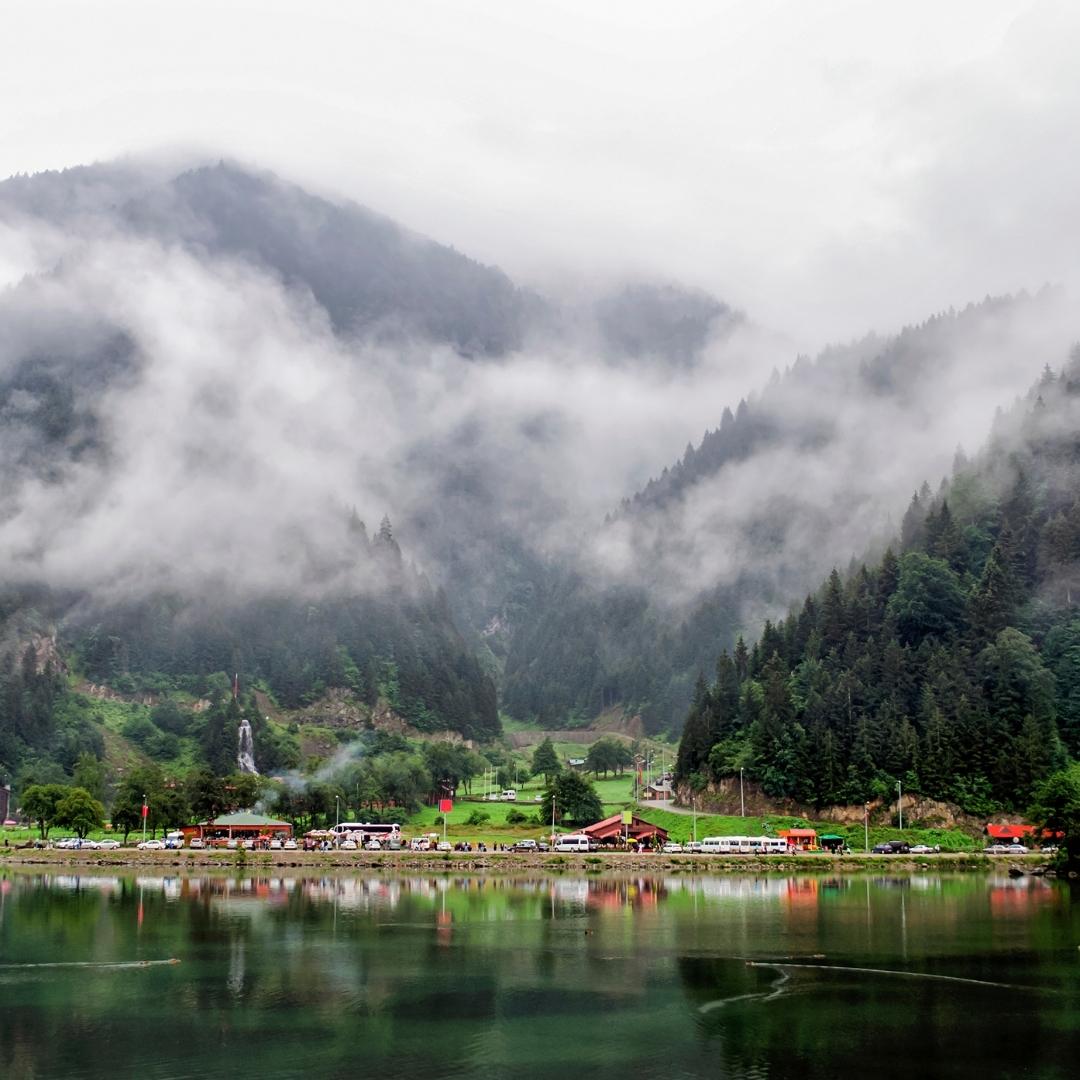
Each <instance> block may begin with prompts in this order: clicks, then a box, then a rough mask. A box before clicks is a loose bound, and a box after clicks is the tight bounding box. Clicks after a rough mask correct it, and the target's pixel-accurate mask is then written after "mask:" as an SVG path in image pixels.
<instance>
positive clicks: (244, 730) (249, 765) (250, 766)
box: [236, 716, 259, 775]
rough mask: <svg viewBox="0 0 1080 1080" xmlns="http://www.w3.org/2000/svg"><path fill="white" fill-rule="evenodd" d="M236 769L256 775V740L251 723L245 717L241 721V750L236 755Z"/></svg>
mask: <svg viewBox="0 0 1080 1080" xmlns="http://www.w3.org/2000/svg"><path fill="white" fill-rule="evenodd" d="M236 767H237V768H238V769H239V770H240V772H242V773H255V774H256V775H258V772H259V770H258V769H256V768H255V740H254V739H253V738H252V736H251V723H250V721H249V720H248V718H247V717H246V716H245V717H244V719H243V720H241V721H240V748H239V750H238V751H237V754H236Z"/></svg>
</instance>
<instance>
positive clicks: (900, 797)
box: [896, 780, 904, 832]
mask: <svg viewBox="0 0 1080 1080" xmlns="http://www.w3.org/2000/svg"><path fill="white" fill-rule="evenodd" d="M896 808H897V810H898V811H899V812H900V831H901V832H903V831H904V789H903V788H902V787H901V786H900V781H899V780H897V781H896Z"/></svg>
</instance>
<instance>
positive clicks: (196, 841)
mask: <svg viewBox="0 0 1080 1080" xmlns="http://www.w3.org/2000/svg"><path fill="white" fill-rule="evenodd" d="M204 846H205V845H204V844H203V840H202V837H201V836H193V837H192V838H191V843H190V844H188V847H189V848H192V849H194V850H195V851H198V850H199V849H200V848H202V847H204Z"/></svg>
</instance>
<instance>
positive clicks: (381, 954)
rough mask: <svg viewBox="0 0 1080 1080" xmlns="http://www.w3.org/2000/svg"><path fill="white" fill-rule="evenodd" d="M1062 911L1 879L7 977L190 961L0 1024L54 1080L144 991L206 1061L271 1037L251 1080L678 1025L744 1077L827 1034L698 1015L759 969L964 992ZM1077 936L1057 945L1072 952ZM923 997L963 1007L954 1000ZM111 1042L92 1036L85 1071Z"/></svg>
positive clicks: (119, 1054) (748, 879) (718, 1014)
mask: <svg viewBox="0 0 1080 1080" xmlns="http://www.w3.org/2000/svg"><path fill="white" fill-rule="evenodd" d="M1068 903H1069V901H1068V891H1067V889H1065V888H1063V887H1062V886H1061V885H1060V884H1059V885H1057V886H1054V885H1051V884H1050V883H1047V882H1045V881H1040V880H1038V879H1019V880H1016V881H1012V880H1010V879H1006V878H1002V879H993V880H990V881H988V880H987V879H985V878H982V877H976V876H967V877H962V876H961V877H956V878H949V877H938V876H934V875H924V876H914V877H888V876H875V877H871V876H866V877H863V876H843V877H824V876H802V877H796V876H792V877H776V876H758V877H754V876H749V875H748V876H734V875H731V876H720V875H716V876H704V877H703V876H698V875H694V874H689V873H671V874H667V875H652V876H650V875H622V876H601V875H595V876H592V875H590V876H584V877H579V876H570V875H543V874H535V875H527V876H505V877H503V876H488V877H483V876H466V875H438V874H418V873H417V874H403V875H395V876H387V877H376V876H368V875H345V876H341V875H333V874H327V875H320V874H311V873H288V872H285V873H280V874H265V875H263V874H227V873H222V874H206V875H201V876H186V875H179V874H177V875H168V874H163V875H137V876H135V875H132V876H128V875H116V874H108V873H94V872H89V873H82V872H80V873H77V874H71V873H64V874H54V873H40V874H26V873H21V872H20V873H15V874H12V873H6V872H4V871H2V870H0V950H2V951H3V952H4V954H5V959H7V960H14V961H18V960H20V959H28V958H29V957H30V956H31V955H34V950H35V949H36V950H37V951H38V952H40V950H41V948H55V949H56V950H57V952H56V953H55V954H54V958H55V959H63V960H70V961H76V962H79V963H84V962H87V961H100V962H102V963H109V962H112V961H115V960H116V959H124V960H128V959H157V960H160V959H162V958H169V957H175V958H177V959H179V960H180V961H181V963H180V964H179V965H177V966H176V967H175V968H173V967H162V968H154V969H151V970H149V971H146V972H143V973H141V974H140V976H139V979H138V980H137V981H136V980H126V979H120V978H113V979H111V980H110V981H105V980H100V981H97V982H92V981H91V980H90V979H85V978H84V979H81V980H73V979H60V978H56V979H55V980H54V981H52V982H50V984H49V987H50V989H49V992H50V993H51V994H54V995H56V1001H57V1003H58V1004H57V1007H56V1010H55V1013H50V1016H51V1017H52V1020H51V1023H52V1024H53V1025H54V1026H53V1028H52V1029H50V1031H49V1032H48V1038H45V1039H43V1037H42V1030H41V1025H42V1019H41V1015H40V1014H31V1013H29V1012H25V1013H16V1012H11V1013H9V1014H8V1016H7V1017H6V1018H4V1017H2V1016H0V1045H2V1044H3V1040H4V1038H5V1037H6V1038H7V1039H8V1041H9V1045H19V1046H23V1047H24V1048H25V1052H26V1053H27V1054H30V1053H31V1052H32V1053H33V1054H35V1055H37V1056H38V1059H40V1060H41V1063H42V1064H41V1075H65V1074H66V1073H65V1070H66V1069H67V1068H68V1067H69V1066H70V1065H71V1062H70V1061H68V1060H67V1059H66V1058H64V1057H63V1054H64V1053H65V1051H64V1049H63V1048H64V1047H65V1046H68V1045H71V1044H72V1042H73V1038H74V1036H73V1035H72V1031H74V1030H75V1029H74V1028H72V1031H69V1029H68V1025H69V1024H70V1025H77V1021H78V1018H79V1017H80V1016H83V1017H85V1016H86V1015H88V1010H90V1009H91V1006H92V1005H93V1004H94V1002H95V999H94V998H93V997H92V996H91V997H89V998H88V997H87V995H88V994H98V995H100V1000H99V1004H100V1008H101V1010H102V1012H101V1014H100V1015H102V1016H112V1015H116V1014H118V1015H124V1011H125V1010H127V1015H129V1016H130V1015H138V1014H139V1010H140V1009H141V1008H142V1006H143V995H144V994H149V995H150V996H152V997H154V1000H155V1002H156V1003H157V1004H159V1005H160V1007H162V1008H166V1009H168V1010H169V1013H170V1016H171V1017H172V1020H171V1025H172V1028H171V1032H172V1035H173V1037H174V1041H176V1042H182V1043H183V1042H190V1043H192V1044H195V1043H198V1042H199V1040H200V1039H204V1040H205V1039H210V1034H208V1033H211V1034H212V1036H213V1038H212V1039H210V1041H211V1042H212V1043H213V1052H214V1054H218V1053H219V1051H220V1047H221V1046H223V1045H231V1043H230V1040H231V1039H232V1038H233V1033H234V1032H240V1031H247V1030H249V1029H250V1030H254V1029H256V1028H257V1029H258V1030H259V1031H260V1039H261V1040H262V1041H261V1042H260V1043H259V1044H258V1045H257V1046H256V1047H255V1048H254V1049H251V1048H250V1047H249V1048H248V1049H246V1050H245V1057H244V1062H243V1067H244V1068H247V1067H248V1066H250V1068H251V1070H252V1071H257V1070H258V1067H259V1065H260V1064H262V1065H263V1066H266V1065H267V1061H266V1060H265V1059H264V1060H263V1061H262V1062H261V1063H260V1061H259V1059H258V1055H259V1054H260V1053H262V1048H263V1047H264V1046H265V1047H266V1048H267V1052H269V1048H270V1047H277V1048H278V1049H277V1050H276V1055H277V1056H276V1057H274V1058H273V1059H272V1060H271V1061H270V1062H269V1065H270V1066H271V1071H273V1068H275V1067H276V1068H277V1069H278V1072H279V1074H280V1072H281V1070H286V1071H289V1070H292V1071H293V1073H294V1074H295V1073H296V1072H301V1071H304V1070H305V1068H306V1067H307V1066H309V1065H310V1066H311V1067H312V1068H314V1065H315V1063H314V1062H308V1061H307V1060H306V1058H303V1059H297V1060H295V1061H293V1060H291V1059H289V1058H288V1057H287V1056H283V1055H286V1054H287V1053H289V1052H292V1048H293V1047H294V1046H303V1045H304V1040H305V1039H310V1036H309V1034H308V1032H310V1031H312V1030H316V1029H317V1030H318V1031H319V1032H320V1036H319V1039H318V1042H317V1043H311V1042H310V1041H309V1042H308V1043H307V1044H306V1045H307V1046H308V1047H309V1049H308V1050H307V1051H305V1052H306V1053H309V1054H311V1053H313V1054H315V1055H316V1056H317V1057H318V1062H317V1064H318V1066H319V1068H321V1069H322V1070H323V1071H324V1072H325V1073H326V1074H327V1075H337V1074H339V1073H341V1072H343V1071H347V1069H346V1067H348V1068H350V1069H355V1068H356V1067H357V1065H358V1063H359V1064H362V1065H363V1066H364V1067H365V1068H367V1069H368V1070H369V1071H375V1070H377V1071H380V1073H381V1074H382V1075H385V1076H388V1077H390V1076H399V1075H402V1076H403V1075H408V1070H410V1069H411V1070H412V1074H413V1075H419V1074H422V1073H424V1069H425V1061H424V1060H422V1051H423V1049H424V1048H425V1047H429V1046H437V1047H438V1051H439V1054H438V1059H439V1062H440V1064H441V1067H442V1068H443V1070H444V1072H445V1073H447V1074H450V1073H453V1072H454V1071H455V1070H457V1071H458V1073H460V1074H462V1075H466V1074H469V1073H470V1070H473V1071H475V1070H476V1069H478V1067H479V1066H480V1065H482V1064H483V1063H484V1062H485V1061H487V1062H490V1061H494V1060H499V1061H504V1060H505V1061H511V1060H514V1061H518V1059H519V1057H520V1055H522V1054H528V1053H529V1052H531V1050H530V1048H531V1047H533V1046H534V1045H535V1046H540V1045H541V1044H542V1045H543V1054H544V1055H550V1054H552V1053H555V1052H557V1050H559V1049H560V1048H561V1047H562V1044H561V1043H560V1042H559V1041H558V1038H557V1037H555V1041H554V1042H553V1041H552V1038H553V1036H552V1033H553V1032H556V1031H558V1030H560V1029H561V1028H562V1027H564V1026H565V1025H567V1024H577V1023H583V1024H588V1025H590V1040H591V1041H590V1046H592V1047H595V1048H597V1053H599V1052H600V1048H602V1047H603V1046H604V1045H605V1040H611V1041H612V1042H613V1043H614V1042H617V1043H618V1044H619V1045H620V1046H625V1045H633V1046H634V1047H635V1051H634V1052H635V1053H637V1052H638V1051H640V1053H641V1054H647V1053H649V1052H651V1050H650V1048H651V1047H653V1042H654V1038H655V1034H654V1033H655V1031H656V1025H657V1024H658V1023H663V1024H665V1025H667V1027H668V1029H669V1030H670V1031H671V1032H673V1033H675V1034H676V1035H678V1036H679V1040H681V1041H678V1042H677V1045H678V1046H679V1047H681V1048H682V1049H681V1050H680V1051H679V1052H680V1053H683V1052H685V1054H686V1055H688V1057H687V1061H688V1062H691V1063H693V1062H697V1060H698V1059H697V1058H695V1057H694V1055H695V1054H698V1053H700V1054H701V1055H703V1057H702V1060H706V1059H707V1060H712V1058H713V1057H714V1056H715V1055H716V1054H717V1053H718V1052H719V1048H720V1044H721V1043H723V1052H724V1055H725V1056H726V1060H727V1062H728V1063H729V1064H732V1063H738V1064H739V1065H740V1068H741V1067H742V1066H746V1069H749V1068H750V1066H751V1065H753V1064H754V1062H756V1061H758V1060H759V1056H760V1054H761V1053H762V1047H764V1046H768V1045H771V1044H772V1043H771V1040H787V1041H788V1042H791V1043H793V1046H794V1048H795V1049H796V1050H799V1049H800V1047H801V1049H802V1051H807V1052H808V1048H809V1047H811V1046H815V1047H816V1043H815V1039H816V1038H817V1033H820V1032H821V1031H824V1030H828V1025H823V1024H822V1023H820V1022H819V1021H820V1020H821V1019H822V1018H821V1017H815V1018H814V1022H813V1023H811V1022H810V1020H809V1018H808V1019H807V1020H806V1023H805V1024H803V1025H802V1026H799V1025H798V1024H793V1023H792V1020H791V1014H790V1013H789V1011H788V1010H789V1009H790V1007H791V1006H790V1003H789V1005H787V1006H783V1005H780V1007H777V1008H770V1009H768V1010H759V1011H757V1012H753V1013H750V1012H747V1011H746V1009H748V1008H750V1006H746V1007H744V1006H739V1008H738V1010H735V1009H720V1010H712V1011H709V1012H706V1013H701V1012H700V1011H699V1010H700V1009H701V1008H702V1007H703V1006H706V1005H708V1004H709V1003H710V1002H712V1001H715V1000H717V999H718V998H720V997H723V996H737V995H739V994H760V993H761V992H762V991H763V990H765V991H767V990H768V989H769V987H770V986H771V984H772V983H773V981H775V979H776V972H775V971H774V970H770V969H756V968H750V967H748V966H747V964H746V962H745V961H746V958H748V957H749V958H759V959H760V958H763V959H765V960H769V959H775V958H778V957H782V956H787V957H790V956H803V957H810V956H813V955H815V954H818V953H820V954H823V955H825V956H826V957H827V960H828V961H829V962H843V963H847V964H850V965H859V964H862V965H864V966H896V967H911V968H919V967H923V966H927V965H930V966H931V967H933V969H934V970H937V971H943V972H950V971H952V972H960V971H963V970H964V969H963V966H962V965H963V964H965V963H970V959H965V957H968V958H970V957H971V956H980V955H989V953H988V949H989V947H991V946H992V947H993V948H997V947H999V946H1000V947H1001V948H1002V949H1005V950H1007V952H1008V954H1009V955H1013V956H1015V955H1027V954H1030V953H1031V952H1032V951H1033V950H1034V949H1035V948H1036V947H1037V946H1038V945H1039V944H1040V942H1041V940H1042V939H1041V938H1040V935H1044V936H1045V935H1046V934H1048V933H1050V932H1051V930H1053V927H1054V925H1056V924H1055V923H1054V922H1053V918H1054V916H1055V910H1056V909H1055V905H1062V906H1064V907H1065V908H1067V906H1068ZM1047 916H1049V917H1050V919H1049V921H1048V918H1047ZM1061 922H1062V928H1061V929H1060V931H1059V930H1053V933H1055V934H1059V935H1065V934H1066V933H1067V931H1068V926H1067V920H1062V921H1061ZM1048 927H1049V928H1050V929H1048ZM57 928H61V929H62V932H59V933H58V929H57ZM1055 940H1056V939H1055ZM35 941H37V942H39V944H38V945H36V946H34V945H32V944H31V943H33V942H35ZM40 942H46V943H49V944H46V945H41V944H40ZM798 981H799V985H800V986H804V987H809V986H811V985H813V986H814V987H815V994H817V993H818V992H819V990H820V991H821V992H824V991H825V990H826V989H827V988H824V987H821V986H820V980H818V981H816V982H815V981H814V977H813V976H812V975H810V974H806V975H801V976H799V980H798ZM890 985H891V984H890ZM902 989H903V991H904V992H905V993H908V992H910V991H909V990H908V988H907V986H906V984H905V987H904V988H902ZM871 990H872V991H873V993H875V994H881V993H886V992H889V986H888V985H887V986H884V987H882V986H878V985H877V984H873V985H872V986H871ZM816 1000H818V998H817V997H816V996H815V997H814V998H809V999H807V1002H806V1004H807V1007H809V1006H810V1005H812V1004H813V1002H814V1001H816ZM821 1000H829V999H828V998H827V997H822V999H821ZM927 1000H928V1001H930V1002H931V1003H932V1004H933V1005H934V1006H935V1007H941V1008H945V1007H946V1005H947V999H945V997H944V995H938V996H934V997H932V999H931V998H928V999H927ZM943 1001H944V1004H943ZM778 1005H779V1003H778ZM118 1010H119V1013H118ZM800 1015H802V1014H800ZM806 1015H807V1017H809V1016H810V1013H807V1014H806ZM958 1022H959V1021H958ZM99 1027H100V1029H101V1030H103V1031H104V1030H106V1029H107V1030H108V1039H107V1041H106V1040H103V1042H102V1047H101V1051H102V1054H104V1055H107V1059H108V1061H109V1062H110V1064H111V1066H112V1067H113V1075H115V1074H116V1073H117V1072H120V1073H127V1072H131V1073H140V1072H141V1073H145V1074H147V1075H150V1074H153V1072H154V1069H153V1067H152V1066H153V1065H154V1062H153V1061H148V1060H147V1059H146V1057H145V1056H141V1055H145V1054H146V1053H148V1051H146V1050H145V1046H146V1043H145V1040H142V1039H140V1038H137V1035H138V1030H137V1025H135V1026H134V1027H132V1026H131V1025H121V1024H107V1025H105V1026H104V1027H102V1026H101V1023H100V1022H99ZM99 1027H94V1026H93V1025H88V1024H85V1023H84V1024H82V1026H79V1027H78V1028H77V1033H78V1036H79V1039H81V1040H82V1042H81V1043H80V1047H81V1050H82V1052H83V1053H87V1054H89V1053H91V1049H90V1043H89V1042H88V1040H90V1039H92V1038H93V1035H92V1034H89V1035H88V1034H87V1033H88V1032H90V1033H93V1032H94V1031H97V1030H98V1029H99ZM129 1028H131V1031H130V1032H129ZM290 1032H293V1033H294V1035H295V1037H293V1035H290ZM541 1033H544V1034H543V1035H541ZM695 1033H696V1036H697V1041H695ZM639 1038H640V1040H641V1046H640V1047H637V1044H636V1040H638V1039H639ZM804 1044H805V1045H804ZM360 1045H362V1047H363V1049H362V1051H360V1050H359V1049H357V1047H358V1046H360ZM43 1046H44V1047H46V1049H43ZM574 1049H575V1052H576V1053H579V1052H580V1047H575V1048H574ZM297 1052H298V1053H299V1052H300V1051H297ZM537 1052H538V1053H539V1052H540V1051H539V1050H538V1051H537ZM816 1052H820V1053H827V1052H828V1047H825V1048H817V1050H816ZM43 1054H46V1055H55V1056H54V1057H51V1058H47V1059H46V1058H42V1055H43ZM357 1055H359V1056H357ZM249 1057H250V1059H251V1060H250V1061H249V1060H248V1058H249ZM103 1060H104V1058H103ZM213 1060H214V1061H215V1062H216V1061H217V1060H218V1059H217V1058H216V1057H215V1058H213ZM544 1060H545V1061H546V1060H547V1057H546V1056H545V1057H544ZM533 1064H535V1061H534V1062H533ZM238 1067H239V1065H238ZM481 1071H482V1070H481ZM744 1072H745V1070H744ZM490 1074H491V1075H494V1074H495V1073H494V1072H491V1073H490ZM521 1074H522V1075H527V1074H528V1069H527V1068H525V1069H523V1070H522V1073H521ZM735 1074H738V1070H736V1071H735V1073H733V1075H735ZM746 1075H749V1072H746Z"/></svg>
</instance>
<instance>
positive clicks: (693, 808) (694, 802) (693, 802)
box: [690, 795, 697, 844]
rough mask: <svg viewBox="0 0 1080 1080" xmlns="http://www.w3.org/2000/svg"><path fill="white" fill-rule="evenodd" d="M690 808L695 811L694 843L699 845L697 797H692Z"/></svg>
mask: <svg viewBox="0 0 1080 1080" xmlns="http://www.w3.org/2000/svg"><path fill="white" fill-rule="evenodd" d="M690 807H691V809H692V810H693V811H694V843H695V844H696V843H697V796H696V795H691V796H690Z"/></svg>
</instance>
